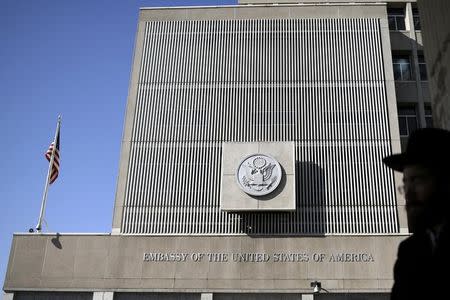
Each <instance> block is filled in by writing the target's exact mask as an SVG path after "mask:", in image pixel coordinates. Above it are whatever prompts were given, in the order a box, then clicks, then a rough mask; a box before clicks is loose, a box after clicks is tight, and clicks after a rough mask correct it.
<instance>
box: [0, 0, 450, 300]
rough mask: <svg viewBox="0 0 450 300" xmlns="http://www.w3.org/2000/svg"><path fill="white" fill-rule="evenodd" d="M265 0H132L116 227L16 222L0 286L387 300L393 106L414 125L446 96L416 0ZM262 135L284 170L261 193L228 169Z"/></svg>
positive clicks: (125, 294)
mask: <svg viewBox="0 0 450 300" xmlns="http://www.w3.org/2000/svg"><path fill="white" fill-rule="evenodd" d="M272 2H273V1H268V0H267V1H266V0H259V1H258V0H253V1H252V0H241V1H239V3H240V4H242V5H237V6H227V7H195V8H194V7H190V8H187V7H179V8H158V9H153V8H152V9H150V8H143V9H141V11H140V16H139V23H138V30H137V33H136V45H135V55H134V61H133V66H132V73H131V80H130V87H129V95H128V99H127V108H126V117H125V125H124V133H123V139H122V150H121V158H120V163H119V164H120V167H119V176H118V182H117V190H116V197H115V207H114V216H113V225H112V232H111V234H100V235H98V234H59V233H58V234H39V235H36V234H15V235H14V239H13V244H12V247H11V253H10V260H9V265H8V270H7V275H6V279H5V284H4V287H3V289H4V291H5V292H6V294H5V295H4V299H5V300H13V299H15V300H17V299H80V300H81V299H95V300H113V299H114V300H121V299H166V300H172V299H199V300H200V299H201V300H212V299H214V300H216V299H219V300H220V299H223V300H241V299H246V300H248V299H268V300H269V299H270V300H275V299H276V300H282V299H284V300H286V299H289V300H290V299H305V300H306V299H308V300H312V299H334V300H336V299H368V300H369V299H370V300H375V299H380V300H381V299H386V300H387V299H389V291H390V289H391V286H392V268H393V264H394V261H395V257H396V252H397V246H398V244H399V242H400V241H401V240H403V239H404V238H405V237H406V236H407V235H408V226H407V222H406V215H405V212H404V205H405V201H404V198H403V196H402V195H400V194H398V193H397V186H398V185H400V184H401V183H402V178H401V174H399V173H393V172H392V171H390V170H388V169H387V168H385V167H384V166H383V164H382V163H381V159H382V157H384V156H386V155H388V154H390V153H398V152H400V151H401V143H400V142H401V137H400V130H399V122H398V109H399V108H401V107H409V106H413V107H414V108H415V109H417V125H418V126H419V127H424V126H425V123H426V115H425V110H426V107H427V106H428V105H430V104H431V101H432V99H434V100H433V101H435V103H444V104H442V105H443V106H445V101H443V100H442V101H441V100H439V99H445V95H446V94H445V93H446V92H445V88H444V91H443V90H442V86H441V90H440V92H439V93H440V94H439V95H441V96H442V97H441V96H439V97H438V96H436V93H435V92H433V90H431V91H430V89H429V88H428V83H427V81H424V80H421V78H420V76H419V73H418V69H419V64H420V63H421V62H420V57H421V55H422V51H423V44H422V32H421V31H420V30H416V28H415V27H414V20H415V19H414V16H413V12H414V11H415V5H416V3H415V1H406V0H405V1H403V0H396V1H386V2H377V1H374V2H371V3H368V2H367V1H362V0H361V1H359V0H356V1H342V0H327V1H325V0H324V1H321V0H316V1H313V0H304V1H302V3H300V4H299V3H298V1H291V0H284V1H283V0H280V1H277V2H278V4H276V5H272V4H271V3H272ZM398 7H401V8H404V12H405V16H404V17H405V25H406V28H405V30H389V24H388V15H387V13H388V10H389V9H390V8H398ZM422 18H424V17H422ZM423 39H424V40H425V41H427V36H426V35H425V34H424V37H423ZM437 40H438V39H437V38H436V41H437ZM444 40H445V39H444ZM436 43H437V44H439V45H440V46H439V47H440V48H439V49H441V50H442V51H441V52H436V53H434V54H430V56H429V57H435V59H438V58H439V57H441V59H442V60H443V61H445V57H446V56H445V55H446V53H447V52H448V51H447V52H445V51H444V50H446V49H447V48H445V43H443V42H442V37H440V39H439V42H436ZM439 53H441V54H439ZM396 55H408V56H409V57H410V59H411V67H412V68H413V73H411V78H409V79H408V80H395V79H394V71H393V57H394V56H396ZM433 55H434V56H433ZM429 57H428V56H426V58H427V63H429V62H430V58H429ZM435 59H434V58H431V61H432V62H433V61H434V60H435ZM436 68H441V69H443V67H442V65H437V67H436ZM444 69H445V68H444ZM436 70H437V69H436ZM428 71H429V72H430V70H428ZM437 73H441V74H442V73H445V70H444V71H434V73H433V71H432V72H431V73H429V74H430V75H429V76H430V78H432V80H435V81H436V80H437V81H439V80H441V81H445V80H447V79H448V76H447V77H445V76H440V77H439V76H438V77H439V78H441V79H439V78H438V79H436V76H437V75H436V74H437ZM433 74H434V75H433ZM444 75H445V74H444ZM442 78H444V79H442ZM445 78H447V79H445ZM439 105H441V104H438V105H437V106H436V105H435V106H434V107H440V106H439ZM440 111H441V110H439V112H438V114H440V113H441V112H440ZM433 113H434V114H435V115H436V111H435V110H433ZM437 119H438V120H440V121H439V122H441V124H443V123H442V122H443V121H442V120H443V118H442V117H439V116H438V117H437ZM261 148H263V150H264V151H263V152H267V154H269V155H271V156H273V157H275V158H276V159H277V160H278V162H279V163H280V164H281V166H282V167H283V170H284V176H285V178H286V181H285V182H282V183H280V188H279V189H278V190H276V191H275V192H274V194H273V195H272V196H270V195H269V196H264V197H266V198H265V199H264V200H269V201H267V202H264V203H262V202H261V201H256V200H255V199H254V198H252V197H248V196H246V195H245V193H243V192H242V191H241V190H239V187H238V186H237V184H236V179H235V176H236V175H235V171H236V170H235V169H236V164H237V162H239V161H240V160H242V159H243V158H244V157H245V156H246V155H249V154H251V153H253V152H255V151H256V152H260V150H261ZM249 149H250V150H251V151H250V150H249ZM255 149H256V150H255ZM264 205H266V206H265V207H264ZM260 208H263V209H266V211H259V210H258V209H260ZM283 209H284V210H286V211H284V212H283V211H276V210H283ZM313 281H320V283H321V285H322V288H323V290H322V291H321V292H320V293H319V294H313V293H312V292H313V289H312V287H311V282H313Z"/></svg>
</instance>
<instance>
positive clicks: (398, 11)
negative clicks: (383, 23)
mask: <svg viewBox="0 0 450 300" xmlns="http://www.w3.org/2000/svg"><path fill="white" fill-rule="evenodd" d="M387 13H388V22H389V30H405V9H404V8H388V10H387Z"/></svg>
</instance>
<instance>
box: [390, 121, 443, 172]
mask: <svg viewBox="0 0 450 300" xmlns="http://www.w3.org/2000/svg"><path fill="white" fill-rule="evenodd" d="M383 163H384V164H385V165H386V166H388V167H389V168H391V169H394V170H396V171H399V172H403V169H404V168H405V166H408V165H423V166H427V167H431V168H448V167H450V131H448V130H444V129H439V128H421V129H417V130H416V131H414V132H413V133H412V134H411V135H410V136H409V139H408V144H407V145H406V151H405V152H403V153H399V154H393V155H390V156H387V157H385V158H383Z"/></svg>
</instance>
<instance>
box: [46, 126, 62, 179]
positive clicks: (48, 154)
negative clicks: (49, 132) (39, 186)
mask: <svg viewBox="0 0 450 300" xmlns="http://www.w3.org/2000/svg"><path fill="white" fill-rule="evenodd" d="M53 148H55V155H54V158H53V166H52V171H51V173H50V180H49V183H50V184H52V183H53V182H54V181H55V180H56V178H58V174H59V131H58V134H57V135H56V147H55V142H52V143H51V144H50V147H48V150H47V152H45V157H46V158H47V160H48V161H49V162H50V160H51V157H52V152H53Z"/></svg>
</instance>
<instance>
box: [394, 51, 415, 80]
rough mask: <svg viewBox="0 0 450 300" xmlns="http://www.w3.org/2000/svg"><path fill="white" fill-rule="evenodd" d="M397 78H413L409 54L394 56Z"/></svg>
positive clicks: (395, 77)
mask: <svg viewBox="0 0 450 300" xmlns="http://www.w3.org/2000/svg"><path fill="white" fill-rule="evenodd" d="M392 63H393V68H394V79H395V80H412V73H411V61H410V57H409V56H408V55H395V56H393V57H392Z"/></svg>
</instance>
